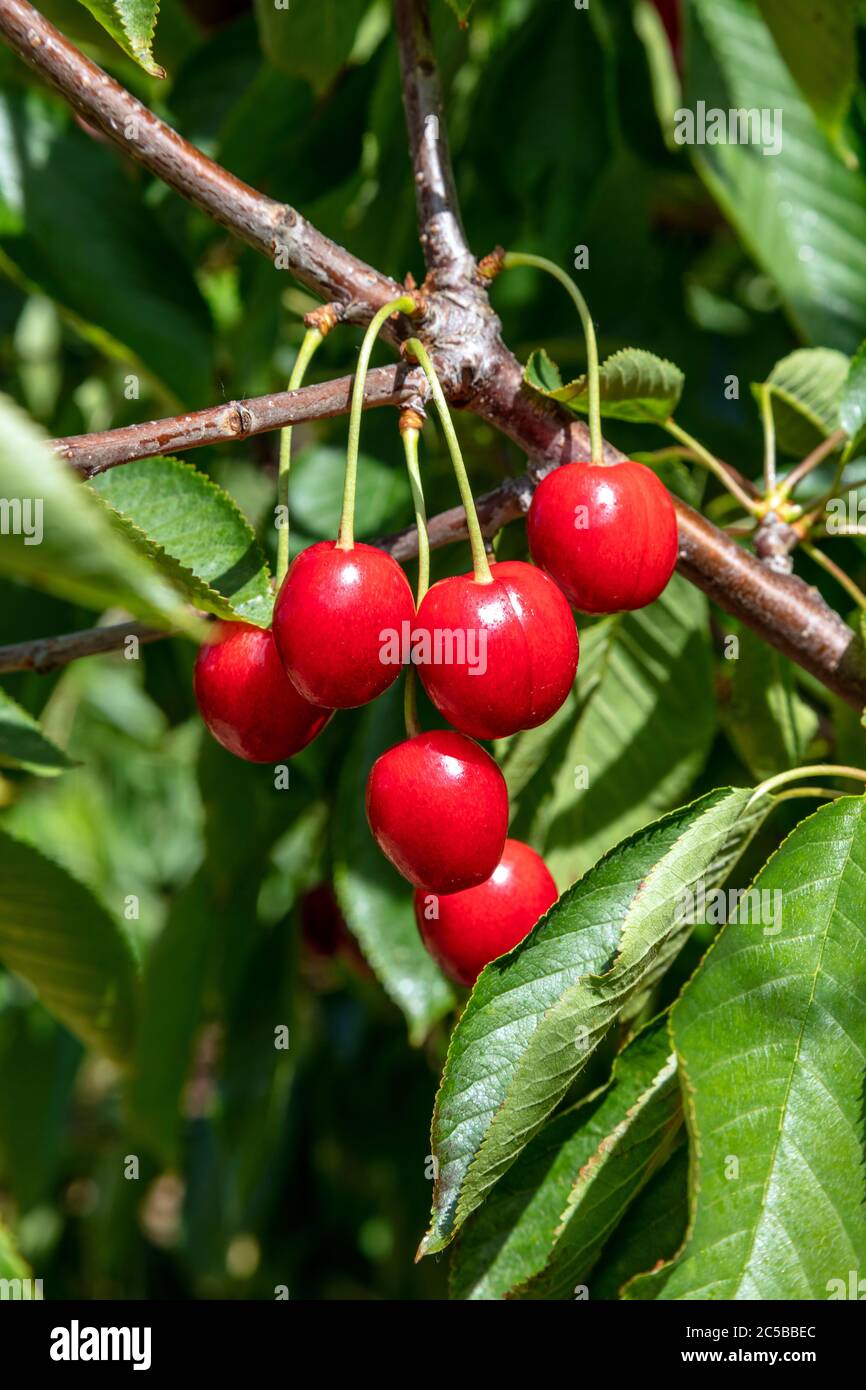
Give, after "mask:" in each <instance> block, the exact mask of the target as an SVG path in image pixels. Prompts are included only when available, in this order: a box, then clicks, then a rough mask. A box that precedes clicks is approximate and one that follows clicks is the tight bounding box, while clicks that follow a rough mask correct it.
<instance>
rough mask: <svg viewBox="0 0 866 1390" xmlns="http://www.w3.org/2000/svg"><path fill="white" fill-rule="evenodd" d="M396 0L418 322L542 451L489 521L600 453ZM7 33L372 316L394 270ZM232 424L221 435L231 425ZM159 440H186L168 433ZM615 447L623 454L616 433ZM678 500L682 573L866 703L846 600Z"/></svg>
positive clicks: (487, 413)
mask: <svg viewBox="0 0 866 1390" xmlns="http://www.w3.org/2000/svg"><path fill="white" fill-rule="evenodd" d="M396 3H397V6H398V20H399V23H400V34H401V55H402V58H401V61H402V63H403V73H404V81H405V84H406V106H407V114H408V117H409V121H410V127H411V132H410V133H411V139H412V144H413V150H414V152H415V157H416V161H417V164H416V184H417V185H418V189H419V198H418V202H419V211H420V214H421V218H422V234H424V235H426V236H427V238H428V241H427V254H428V257H429V261H428V263H429V264H431V266H432V269H433V275H432V277H431V282H430V284H429V285H428V287H427V288H428V294H427V298H426V309H425V314H424V318H423V321H422V323H421V325H420V327H419V325H418V324H415V325H413V327H414V330H415V331H416V332H418V334H419V336H421V337H422V338H423V340H424V341H425V343H426V344H427V345H428V348H429V351H430V352H431V355H432V356H433V360H434V362H435V364H436V367H437V370H438V371H439V372H440V375H441V377H442V382H443V386H444V388H445V390H446V393H447V394H448V396H449V399H450V400H451V402H452V404H454V405H458V406H464V407H467V408H469V409H471V410H472V411H474V412H475V413H477V414H478V415H480V416H481V417H482V418H483V419H485V420H487V421H488V422H489V423H490V424H491V425H493V426H495V427H496V428H497V429H499V430H501V431H502V432H504V433H505V434H507V435H508V436H509V437H510V438H511V439H513V440H514V441H515V443H517V444H518V445H519V446H520V447H521V448H522V449H523V450H524V451H525V452H526V453H527V455H528V456H529V459H530V466H531V477H530V478H528V479H527V480H526V484H525V486H523V485H522V484H521V482H520V481H518V482H517V483H515V482H511V483H509V484H507V485H506V492H505V496H504V498H503V497H502V496H501V495H500V494H501V490H499V489H497V493H496V494H491V495H490V497H489V498H487V499H482V503H481V505H482V510H484V511H485V514H486V524H487V525H488V526H489V527H490V528H493V529H495V523H496V521H497V519H498V517H499V515H500V513H499V510H498V509H499V508H500V507H501V508H502V509H503V510H502V519H503V520H506V519H508V518H509V516H510V515H512V514H516V510H515V509H516V508H517V507H518V504H519V506H520V508H522V506H523V504H524V502H525V499H526V496H527V495H528V494H527V492H526V488H527V487H529V486H530V484H531V481H532V480H537V479H538V478H539V477H540V476H542V475H543V473H544V472H545V471H547V470H548V469H549V468H550V467H553V466H555V465H556V464H558V463H562V462H565V461H567V460H569V459H574V458H586V457H588V454H587V438H586V435H587V432H586V428H585V426H584V425H583V424H582V423H581V422H579V421H577V420H575V419H574V418H573V417H571V416H569V415H568V414H567V413H566V412H565V411H564V410H563V409H562V408H561V407H559V406H557V405H556V404H555V403H552V402H549V401H545V400H544V399H542V398H541V397H539V396H538V395H537V394H536V393H533V392H531V391H530V390H529V389H528V388H527V387H526V386H525V384H524V382H523V379H522V371H521V368H520V364H519V363H518V362H517V360H516V359H515V358H514V356H513V354H512V353H510V352H509V350H508V349H507V347H506V346H505V345H504V343H503V342H502V339H501V335H500V325H499V321H498V319H497V317H496V315H495V313H494V312H493V310H492V309H491V307H490V304H489V300H488V297H487V292H486V288H485V286H484V285H483V283H482V282H481V280H480V279H479V277H478V276H477V275H475V274H474V262H473V261H472V258H471V256H469V254H468V252H464V248H465V239H464V238H463V235H462V229H461V227H460V219H459V213H458V212H457V210H456V200H455V198H454V191H453V180H452V178H451V175H450V164H449V160H448V152H447V144H446V141H445V132H444V126H443V125H442V124H441V123H440V125H439V126H438V127H437V129H436V134H437V136H438V139H437V141H436V142H435V144H432V142H431V145H432V148H428V145H427V144H425V142H424V140H423V134H424V128H425V122H426V119H427V117H428V116H431V115H437V116H438V114H439V111H440V98H439V95H438V86H437V79H436V73H435V65H434V63H433V57H432V51H431V49H430V45H429V22H428V17H427V3H426V0H396ZM0 33H3V34H5V36H6V38H7V40H8V41H9V43H10V44H11V46H12V47H13V48H14V49H15V51H16V52H18V53H19V54H20V55H21V56H22V57H23V58H25V60H26V61H27V62H29V63H30V64H31V65H32V66H33V67H34V68H36V70H37V71H39V72H40V73H41V74H42V75H43V76H44V77H46V78H47V80H48V81H49V82H51V83H52V84H53V85H54V86H55V87H56V88H57V89H58V90H59V91H60V92H61V93H62V94H63V95H64V96H65V97H66V98H67V100H68V101H69V102H70V103H71V104H72V106H73V107H74V108H75V109H76V110H77V111H79V112H80V113H81V114H82V115H83V116H84V117H85V119H86V120H88V121H89V122H91V123H92V124H94V125H96V126H98V127H99V128H100V129H102V130H104V131H105V132H106V134H108V135H109V136H110V138H111V139H112V140H113V141H114V142H115V143H116V144H117V145H118V146H119V147H120V148H121V149H123V150H125V151H126V152H128V153H130V154H132V155H133V156H134V157H135V158H137V159H138V160H139V161H140V162H141V163H142V164H144V165H145V167H147V168H148V169H149V170H151V172H153V173H155V174H157V175H158V176H159V177H161V178H163V179H164V180H165V181H166V182H167V183H168V184H170V186H171V187H173V188H175V189H176V190H177V191H178V192H179V193H181V194H182V195H183V196H184V197H186V198H188V199H189V200H190V201H191V202H193V203H194V204H195V205H196V206H198V207H200V208H202V209H203V210H204V211H206V212H208V213H209V214H210V215H211V216H213V217H214V218H215V219H216V220H217V221H219V222H221V223H222V225H224V226H225V227H227V228H229V230H231V231H232V232H234V233H235V234H236V235H238V236H240V237H241V238H243V239H244V240H245V241H247V242H248V243H249V244H250V245H252V246H254V247H255V248H256V249H257V250H259V251H262V252H263V253H264V254H265V255H267V256H269V257H270V258H272V259H273V260H274V262H275V264H277V265H280V264H282V260H284V261H285V265H286V268H288V269H290V270H292V272H293V273H294V274H295V275H296V276H297V277H298V279H300V280H301V281H302V283H304V284H306V285H308V286H309V287H310V288H311V289H314V290H315V291H316V292H317V293H319V294H321V295H322V296H323V297H325V298H327V299H329V300H333V301H335V302H336V303H337V304H339V305H341V306H342V307H343V311H344V312H343V316H344V317H346V318H349V319H352V320H357V321H359V322H363V321H366V320H367V319H369V317H370V315H371V312H372V310H374V309H375V308H376V307H378V306H379V305H380V304H382V303H384V302H385V301H386V300H387V299H388V298H390V297H393V296H394V295H395V294H396V293H397V290H398V288H399V287H398V286H397V285H396V282H394V281H392V280H390V279H389V278H388V277H386V276H382V275H380V274H379V272H377V271H375V270H373V269H372V268H371V267H369V266H367V265H365V264H364V263H363V262H361V261H359V260H357V258H355V257H354V256H351V255H350V254H349V253H348V252H347V251H344V250H343V249H342V248H341V247H339V246H337V245H336V244H335V243H334V242H331V241H330V240H329V239H328V238H327V237H323V236H322V235H321V233H319V232H317V231H316V229H315V228H313V227H311V226H310V224H309V223H307V222H306V221H305V220H304V219H303V218H302V217H300V215H299V214H298V213H296V212H295V211H294V210H293V209H291V208H288V207H285V206H283V205H281V204H278V203H274V202H272V200H270V199H268V198H265V197H263V196H262V195H261V194H258V193H256V192H255V191H254V190H253V189H251V188H249V187H248V186H247V185H246V184H243V183H241V182H240V181H239V180H238V179H236V178H234V176H233V175H231V174H229V173H227V172H226V171H225V170H222V169H220V167H219V166H218V165H216V164H214V163H213V161H211V160H209V159H207V158H206V157H205V156H204V155H203V154H201V152H200V151H198V150H196V149H194V147H193V146H191V145H190V144H189V143H188V142H187V141H185V140H183V139H182V138H181V137H180V136H178V135H177V134H175V132H173V131H172V130H170V128H169V127H168V126H166V125H165V124H164V123H163V122H161V121H159V120H157V118H156V117H154V116H153V115H152V114H151V113H150V112H149V111H147V109H146V108H145V107H143V106H142V105H141V104H140V103H139V102H137V101H135V99H134V98H133V97H131V96H130V95H129V94H128V93H126V92H124V90H123V88H121V87H120V86H119V85H118V84H117V83H116V82H114V81H113V80H112V79H111V78H109V77H107V76H106V75H105V74H104V73H102V72H100V70H99V69H98V68H97V67H96V66H95V65H94V64H92V63H90V62H89V61H88V60H87V59H86V58H84V57H83V56H82V55H81V54H79V53H78V52H77V51H76V50H75V48H74V47H73V46H72V45H71V44H69V43H68V41H67V40H66V39H64V38H63V37H62V36H61V35H60V34H58V33H57V31H56V30H55V29H53V27H52V26H51V25H50V24H48V23H47V21H45V20H44V19H42V17H41V16H40V15H38V14H37V12H36V11H35V10H33V9H32V7H31V6H29V5H28V4H27V3H26V0H0ZM281 258H282V259H281ZM406 330H407V324H406V323H403V322H401V321H399V320H398V321H396V322H392V323H391V324H389V325H388V328H387V332H388V336H389V337H390V338H391V340H392V341H399V340H400V339H401V337H403V336H405V333H406ZM273 399H277V398H276V397H274V398H273ZM229 409H230V408H229ZM203 413H204V414H207V412H203ZM265 428H267V426H265ZM231 433H232V432H231V431H230V432H229V435H228V436H225V435H222V434H221V435H220V437H231ZM192 442H196V441H192ZM198 442H204V440H203V439H201V440H199V441H198ZM106 447H108V446H106ZM159 447H160V449H163V448H168V447H173V448H177V447H180V446H179V445H178V444H177V443H173V444H171V445H169V443H168V442H163V441H160V444H159ZM139 456H143V455H139ZM607 456H608V458H610V459H611V460H615V459H616V458H617V457H619V455H618V454H617V451H616V450H614V449H612V448H611V447H610V446H607ZM115 461H118V460H117V459H115ZM678 514H679V524H680V568H681V570H682V571H683V573H684V574H686V575H687V577H688V578H689V579H691V580H692V582H693V583H695V584H697V585H698V586H699V587H701V588H702V589H703V590H704V591H705V592H706V593H708V594H709V595H710V596H711V597H712V598H713V599H714V600H715V601H716V602H718V603H719V605H720V606H721V607H723V608H725V609H726V610H727V611H728V612H729V613H731V614H733V615H734V616H735V617H737V618H740V619H741V620H742V621H743V622H744V623H746V624H748V625H749V626H750V627H752V628H754V630H755V631H756V632H758V633H759V634H760V635H761V636H762V637H764V638H765V639H766V640H767V641H768V642H770V643H772V644H773V645H774V646H776V647H777V648H778V649H779V650H780V651H783V652H784V653H785V654H786V655H788V656H790V657H791V658H792V659H793V660H795V661H797V662H799V663H800V664H801V665H802V666H803V667H804V668H805V669H806V670H809V671H812V672H813V673H814V674H815V675H816V676H817V677H818V679H819V680H821V681H823V682H824V684H826V685H827V686H828V687H829V688H830V689H832V690H836V691H837V692H838V693H839V694H840V695H842V696H843V697H844V698H845V699H847V700H849V701H850V702H851V704H853V705H856V706H862V705H864V704H866V655H864V651H863V647H862V645H861V644H860V643H859V641H858V640H857V638H856V637H855V636H854V634H853V633H852V632H851V630H850V629H849V628H848V627H847V625H846V624H845V623H844V622H843V621H842V619H841V618H840V617H839V616H838V614H836V613H835V612H834V611H833V610H832V609H830V608H829V607H828V606H827V605H826V604H825V603H824V602H823V600H821V599H820V597H819V596H818V595H817V593H816V592H815V591H813V590H810V589H808V587H807V586H805V585H803V584H802V583H801V581H799V580H797V579H795V578H794V577H793V576H786V575H782V574H776V573H773V572H772V571H770V570H769V569H768V568H767V567H766V566H763V565H761V563H760V562H759V561H758V560H757V559H755V558H754V557H753V556H751V555H749V554H748V553H747V552H746V551H744V550H741V549H740V548H739V547H737V546H736V545H735V544H734V542H733V541H732V540H730V539H729V538H727V537H725V536H723V535H722V534H721V533H720V532H719V531H717V529H716V528H715V527H713V526H712V525H711V524H710V523H709V522H708V521H706V520H705V519H704V518H703V517H700V516H698V515H697V514H696V513H694V512H692V511H691V509H690V508H688V507H685V506H684V505H683V504H678ZM434 525H435V535H436V536H437V537H438V538H439V541H438V543H444V542H445V540H448V539H456V538H457V537H458V536H459V535H461V534H462V533H463V518H462V516H461V513H460V509H455V511H453V512H450V513H446V514H445V516H444V517H443V518H439V519H437V520H436V522H435V523H434ZM391 545H392V546H393V547H394V548H395V553H398V549H399V547H402V550H399V553H402V554H404V555H405V554H408V553H411V551H410V550H406V547H407V546H409V547H411V542H410V541H408V540H406V539H403V540H399V538H397V539H393V540H392V542H391Z"/></svg>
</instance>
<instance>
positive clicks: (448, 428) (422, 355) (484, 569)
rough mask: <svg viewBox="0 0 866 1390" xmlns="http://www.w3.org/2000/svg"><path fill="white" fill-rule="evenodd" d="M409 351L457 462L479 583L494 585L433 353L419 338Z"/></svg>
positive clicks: (408, 346) (456, 468)
mask: <svg viewBox="0 0 866 1390" xmlns="http://www.w3.org/2000/svg"><path fill="white" fill-rule="evenodd" d="M406 350H407V352H410V353H411V354H412V356H413V357H414V358H416V359H417V361H418V363H419V365H420V366H421V368H422V370H423V372H424V375H425V376H426V378H427V380H428V382H429V383H430V394H431V396H432V397H433V400H434V402H435V405H436V409H437V411H438V412H439V419H440V420H441V422H442V432H443V434H444V435H445V439H446V442H447V444H448V451H449V453H450V454H451V462H452V464H453V465H454V474H455V476H456V478H457V486H458V488H459V490H460V500H461V501H462V503H463V510H464V511H465V513H466V529H467V531H468V532H469V544H470V546H471V547H472V568H473V572H474V574H475V581H476V583H477V584H491V583H492V582H493V575H492V574H491V573H490V564H489V561H488V559H487V551H486V550H485V548H484V537H483V535H482V534H481V527H480V525H479V523H478V513H477V512H476V510H475V498H474V497H473V496H472V488H471V487H470V484H469V475H468V474H467V472H466V464H465V463H464V462H463V455H462V453H461V452H460V441H459V440H458V438H457V433H456V431H455V429H454V423H453V421H452V419H451V412H450V411H449V409H448V403H447V401H446V400H445V396H444V393H443V391H442V387H441V385H440V384H439V378H438V376H437V375H436V369H435V367H434V366H433V363H432V362H431V361H430V356H429V354H428V352H427V349H426V348H425V346H424V344H423V343H422V342H419V340H418V339H417V338H410V339H409V340H408V342H407V343H406Z"/></svg>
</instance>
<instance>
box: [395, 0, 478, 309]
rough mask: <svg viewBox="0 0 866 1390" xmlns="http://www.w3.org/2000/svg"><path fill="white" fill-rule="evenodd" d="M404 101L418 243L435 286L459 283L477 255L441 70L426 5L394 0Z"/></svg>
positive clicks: (440, 287)
mask: <svg viewBox="0 0 866 1390" xmlns="http://www.w3.org/2000/svg"><path fill="white" fill-rule="evenodd" d="M394 17H395V24H396V28H397V46H398V50H399V54H400V75H401V78H402V85H403V105H404V108H405V111H406V126H407V128H408V131H409V144H410V146H411V151H412V164H413V168H414V171H415V198H416V202H417V205H418V226H419V236H420V241H421V246H422V249H423V251H424V259H425V261H426V263H427V269H428V271H431V272H432V273H433V276H434V281H435V284H436V287H437V288H438V289H444V288H446V287H447V286H448V285H449V284H453V283H456V284H461V283H463V282H464V281H465V280H466V279H467V278H468V277H469V276H470V275H471V274H472V272H473V270H474V267H475V261H474V258H473V256H472V252H471V251H470V250H469V247H468V245H467V242H466V233H465V232H464V230H463V224H462V222H461V220H460V207H459V204H458V201H457V192H456V189H455V186H454V174H453V172H452V169H451V155H450V153H449V147H448V139H447V136H446V134H445V111H444V107H443V103H442V92H441V88H440V84H439V70H438V68H437V66H436V59H435V55H434V52H433V41H432V38H431V34H430V16H429V13H428V11H427V8H426V6H423V5H416V4H415V3H414V0H395V5H394Z"/></svg>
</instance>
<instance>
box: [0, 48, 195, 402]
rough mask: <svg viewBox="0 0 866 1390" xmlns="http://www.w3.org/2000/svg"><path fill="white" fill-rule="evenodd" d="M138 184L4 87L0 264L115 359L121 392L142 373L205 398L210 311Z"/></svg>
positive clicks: (98, 146)
mask: <svg viewBox="0 0 866 1390" xmlns="http://www.w3.org/2000/svg"><path fill="white" fill-rule="evenodd" d="M62 27H63V26H62V25H61V28H62ZM143 186H144V185H143V182H142V180H141V179H140V178H133V177H131V176H130V172H129V170H128V169H126V168H124V166H123V164H122V162H121V161H120V160H119V159H118V157H117V154H116V153H115V152H114V151H113V150H110V149H106V148H105V146H104V145H103V144H102V143H100V142H99V141H97V140H94V139H93V137H92V136H90V135H86V134H85V133H84V131H83V130H81V129H80V127H79V126H77V125H76V124H75V123H74V121H73V120H72V118H71V114H70V113H67V112H65V111H64V110H63V108H62V107H61V106H59V105H58V104H57V103H56V101H55V100H54V99H52V98H49V97H48V96H47V95H44V96H43V95H42V94H41V93H39V92H36V91H34V90H30V91H28V92H27V93H26V94H21V93H20V92H18V91H15V90H12V91H10V92H8V93H0V268H2V269H3V270H4V271H5V272H6V273H8V274H9V275H10V276H11V277H12V278H14V279H15V280H16V281H17V282H18V283H19V284H20V285H22V286H23V287H24V288H25V289H27V290H28V291H30V292H33V291H34V287H38V289H39V290H41V291H42V292H43V293H44V294H46V295H48V296H49V297H50V298H51V299H52V300H53V301H54V302H55V303H56V304H57V305H58V306H59V307H60V309H61V310H62V312H63V316H64V317H65V319H66V321H67V322H69V323H71V324H72V325H73V326H74V327H75V329H76V330H77V331H78V333H80V334H81V335H82V336H83V337H84V338H85V339H86V340H87V341H88V342H89V343H91V344H92V345H93V346H95V347H96V348H97V350H98V351H99V353H100V354H103V355H105V356H108V357H110V358H112V359H114V360H115V361H116V362H118V363H120V365H121V367H122V370H123V374H124V377H125V378H126V380H125V381H124V389H127V388H132V387H134V386H135V380H134V378H136V377H140V376H141V375H150V376H151V377H152V378H153V380H154V381H155V382H157V383H158V384H159V385H160V388H161V392H162V394H163V395H164V396H166V395H167V396H168V397H169V403H175V404H176V407H177V405H207V404H209V403H210V401H211V399H212V396H213V365H214V362H213V359H214V341H213V327H212V323H211V319H210V314H209V312H208V309H207V306H206V304H205V301H204V299H203V297H202V294H201V292H200V290H199V288H198V285H197V284H196V281H195V278H194V276H193V273H192V270H191V269H190V266H189V265H188V264H187V262H186V261H185V260H184V259H183V257H182V255H181V253H180V251H179V250H178V246H177V243H176V242H175V241H174V240H172V239H171V238H170V236H169V235H168V233H167V232H166V229H165V225H164V222H163V221H161V220H160V218H159V217H158V215H157V213H156V212H155V211H154V210H152V209H151V207H149V206H148V204H147V202H146V200H145V196H144V192H143ZM168 220H169V221H171V219H168ZM156 267H158V271H156V270H155V268H156ZM116 389H117V388H116V387H115V390H116ZM142 394H143V390H142ZM120 404H121V405H122V404H123V402H120Z"/></svg>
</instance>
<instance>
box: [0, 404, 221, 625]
mask: <svg viewBox="0 0 866 1390" xmlns="http://www.w3.org/2000/svg"><path fill="white" fill-rule="evenodd" d="M0 497H2V498H3V499H4V501H5V503H6V505H7V508H8V509H9V512H8V515H9V518H10V522H9V524H8V526H5V527H4V530H9V531H11V534H4V536H3V544H2V545H0V574H8V575H16V576H18V577H19V578H21V579H24V580H26V581H27V582H28V583H31V584H34V585H36V587H38V588H41V589H47V590H48V591H49V593H53V594H58V595H59V596H60V597H61V598H68V599H71V600H72V601H73V602H75V603H82V604H84V605H85V606H87V607H89V608H97V609H102V608H108V607H117V606H119V605H122V606H123V607H124V608H126V609H128V611H129V612H130V613H133V614H135V615H136V616H137V617H140V618H144V619H147V620H149V621H151V622H156V623H161V624H163V625H169V626H176V627H178V628H181V629H183V630H185V631H187V632H190V633H196V632H197V631H198V629H199V627H200V626H201V624H200V623H199V622H198V621H197V620H194V619H193V618H191V617H190V615H189V613H188V611H187V609H186V607H185V605H184V604H183V602H182V600H181V598H180V595H179V594H178V593H177V591H176V590H175V589H174V588H173V587H172V586H171V585H169V584H168V583H167V582H166V580H165V579H164V578H163V577H162V575H160V574H159V572H158V571H157V570H156V569H155V568H154V566H153V565H152V564H151V563H150V562H149V561H148V560H147V559H145V558H144V557H143V556H142V555H141V554H140V553H139V552H138V551H137V550H136V549H135V548H134V547H133V546H132V545H130V544H129V542H128V541H127V540H126V539H125V538H124V537H123V536H122V535H121V534H120V531H119V529H118V526H117V525H116V524H115V523H114V522H113V521H112V520H111V514H110V512H109V511H108V510H107V508H106V507H105V506H104V505H103V504H102V503H101V502H99V501H98V500H97V498H96V497H95V496H94V495H93V493H92V492H90V490H89V489H88V488H86V487H85V486H84V485H83V484H82V483H81V482H79V480H78V479H77V478H76V477H75V475H74V473H73V472H72V471H71V470H70V469H69V467H68V466H67V465H65V464H63V463H61V462H60V460H59V459H58V458H57V457H56V455H55V454H53V453H52V452H51V450H50V449H49V448H48V447H47V446H46V443H45V440H44V438H43V436H42V433H41V431H39V430H38V429H37V428H36V426H35V425H34V424H33V423H32V421H30V420H28V419H27V417H26V416H25V415H24V414H23V413H22V412H21V411H20V410H19V409H18V407H17V406H16V405H14V404H13V403H12V402H11V401H10V400H8V399H7V398H6V397H4V396H0Z"/></svg>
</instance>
